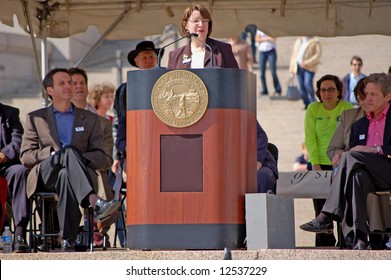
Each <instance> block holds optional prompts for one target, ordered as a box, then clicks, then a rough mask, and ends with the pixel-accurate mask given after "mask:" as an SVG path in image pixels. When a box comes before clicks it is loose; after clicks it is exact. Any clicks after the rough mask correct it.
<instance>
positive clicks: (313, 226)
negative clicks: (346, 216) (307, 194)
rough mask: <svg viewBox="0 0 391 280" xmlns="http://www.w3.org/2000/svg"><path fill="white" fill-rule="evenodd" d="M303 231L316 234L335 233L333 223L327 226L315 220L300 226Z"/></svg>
mask: <svg viewBox="0 0 391 280" xmlns="http://www.w3.org/2000/svg"><path fill="white" fill-rule="evenodd" d="M300 228H301V229H302V230H305V231H310V232H315V233H327V234H331V233H333V228H334V226H333V222H330V223H327V224H321V223H319V221H318V220H317V219H313V220H312V221H311V222H308V223H305V224H302V225H301V226H300Z"/></svg>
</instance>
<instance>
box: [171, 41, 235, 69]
mask: <svg viewBox="0 0 391 280" xmlns="http://www.w3.org/2000/svg"><path fill="white" fill-rule="evenodd" d="M206 44H208V45H209V46H210V47H211V48H212V51H213V57H214V66H215V67H220V68H239V66H238V63H237V62H236V59H235V56H234V54H233V52H232V47H231V45H230V44H228V43H224V42H221V41H217V40H214V39H210V38H208V39H207V40H206ZM210 57H211V55H210V51H209V49H208V48H206V50H205V59H204V67H207V66H211V59H210ZM167 68H169V69H189V68H191V46H190V43H189V44H187V45H186V46H183V47H181V48H178V49H176V50H173V51H172V52H170V55H169V59H168V67H167Z"/></svg>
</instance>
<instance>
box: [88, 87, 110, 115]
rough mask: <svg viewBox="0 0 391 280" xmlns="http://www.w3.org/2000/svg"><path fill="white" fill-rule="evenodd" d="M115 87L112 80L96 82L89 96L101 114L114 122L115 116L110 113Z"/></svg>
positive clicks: (90, 102)
mask: <svg viewBox="0 0 391 280" xmlns="http://www.w3.org/2000/svg"><path fill="white" fill-rule="evenodd" d="M114 92H115V87H114V85H113V84H112V83H110V82H105V83H101V84H95V85H94V86H93V87H92V89H91V91H90V94H89V95H88V97H87V100H88V103H89V104H91V105H92V106H93V107H94V108H95V110H96V112H97V113H98V115H99V116H101V117H104V118H106V119H109V120H110V121H111V122H113V116H112V115H110V114H109V111H110V110H111V108H112V106H113V102H114Z"/></svg>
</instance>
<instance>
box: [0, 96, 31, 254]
mask: <svg viewBox="0 0 391 280" xmlns="http://www.w3.org/2000/svg"><path fill="white" fill-rule="evenodd" d="M23 132H24V131H23V126H22V123H21V122H20V119H19V109H18V108H15V107H12V106H9V105H5V104H2V103H0V176H1V177H3V178H5V180H6V181H7V184H8V197H9V199H10V200H11V205H12V213H13V219H14V225H15V231H14V252H15V253H27V252H28V251H29V249H30V248H29V246H28V244H27V242H26V229H27V225H28V222H29V210H30V209H29V204H28V199H27V196H26V181H27V174H28V171H29V170H28V168H26V167H24V166H23V165H22V164H20V161H19V153H20V146H21V143H22V135H23Z"/></svg>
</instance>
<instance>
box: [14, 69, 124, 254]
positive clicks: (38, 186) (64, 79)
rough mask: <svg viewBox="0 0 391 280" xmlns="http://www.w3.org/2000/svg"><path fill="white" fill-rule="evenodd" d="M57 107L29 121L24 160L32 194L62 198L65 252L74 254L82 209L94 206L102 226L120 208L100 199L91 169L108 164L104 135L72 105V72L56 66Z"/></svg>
mask: <svg viewBox="0 0 391 280" xmlns="http://www.w3.org/2000/svg"><path fill="white" fill-rule="evenodd" d="M43 86H44V88H45V90H46V91H47V94H48V95H49V97H50V99H51V100H52V102H53V103H52V105H51V106H49V107H47V108H43V109H39V110H36V111H34V112H31V113H29V114H28V115H27V117H26V124H25V134H24V135H23V140H22V147H21V152H20V154H21V156H20V157H21V161H22V163H23V164H24V165H25V166H26V167H28V168H31V171H30V173H29V175H28V177H27V183H28V184H27V196H28V197H30V196H31V195H32V194H33V193H34V192H36V191H46V192H55V193H57V195H58V206H57V213H58V220H59V225H60V235H61V237H62V250H63V251H72V250H74V245H75V240H76V237H77V234H78V230H79V222H80V219H81V213H80V209H79V205H80V206H81V207H83V208H86V207H88V206H91V207H92V208H93V210H94V213H95V215H96V217H97V220H99V221H101V222H102V223H103V222H104V221H105V220H108V219H110V217H111V215H112V214H113V212H115V211H116V210H117V209H118V206H119V202H118V201H114V200H112V201H107V200H104V199H102V198H101V197H99V196H98V195H97V194H96V193H95V192H94V188H93V183H92V180H91V177H90V173H89V170H88V168H91V169H101V168H103V167H104V166H105V165H106V153H105V152H104V148H103V132H102V127H101V125H100V122H99V118H98V116H97V115H96V114H93V113H91V112H89V111H87V110H83V109H79V108H77V107H75V106H74V105H73V104H72V103H71V100H72V95H73V89H72V87H73V82H72V78H71V75H70V73H69V71H68V70H67V69H62V68H55V69H52V70H50V71H49V73H48V74H47V75H46V77H45V79H44V80H43Z"/></svg>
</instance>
